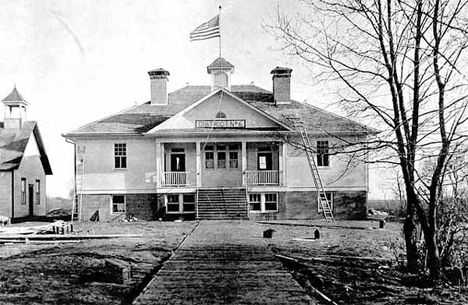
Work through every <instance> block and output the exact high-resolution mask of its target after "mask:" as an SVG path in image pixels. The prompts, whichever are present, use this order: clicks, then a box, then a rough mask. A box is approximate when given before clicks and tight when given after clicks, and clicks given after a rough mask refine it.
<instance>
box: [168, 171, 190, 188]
mask: <svg viewBox="0 0 468 305" xmlns="http://www.w3.org/2000/svg"><path fill="white" fill-rule="evenodd" d="M191 176H192V175H191V173H190V172H164V173H163V176H162V179H161V180H162V181H161V185H162V186H189V185H191V184H193V183H195V181H192V180H194V179H190V178H191Z"/></svg>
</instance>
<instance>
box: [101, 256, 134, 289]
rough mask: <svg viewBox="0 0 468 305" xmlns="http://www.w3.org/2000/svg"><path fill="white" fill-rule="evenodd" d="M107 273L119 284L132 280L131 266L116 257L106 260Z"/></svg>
mask: <svg viewBox="0 0 468 305" xmlns="http://www.w3.org/2000/svg"><path fill="white" fill-rule="evenodd" d="M105 268H106V273H107V274H108V275H109V277H110V278H112V279H113V280H114V281H115V282H116V283H118V284H126V283H128V281H130V278H131V276H130V268H129V267H127V266H126V265H125V264H124V263H122V262H120V261H118V260H115V259H106V260H105Z"/></svg>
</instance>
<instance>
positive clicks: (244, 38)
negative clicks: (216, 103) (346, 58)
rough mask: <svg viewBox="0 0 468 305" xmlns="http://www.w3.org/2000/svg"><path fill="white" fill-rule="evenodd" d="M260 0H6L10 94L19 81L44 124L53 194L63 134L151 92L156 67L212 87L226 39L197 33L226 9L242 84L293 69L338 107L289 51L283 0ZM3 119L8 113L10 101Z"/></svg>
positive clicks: (322, 103) (1, 67) (3, 63)
mask: <svg viewBox="0 0 468 305" xmlns="http://www.w3.org/2000/svg"><path fill="white" fill-rule="evenodd" d="M295 3H296V1H294V0H283V1H272V0H251V1H234V0H225V1H214V0H197V1H189V0H157V1H156V0H139V1H130V0H127V1H124V0H120V1H117V0H113V1H108V0H88V1H86V0H80V1H77V0H76V1H71V0H69V1H65V0H57V1H47V0H31V1H18V0H0V5H1V7H2V9H1V10H0V42H1V45H2V47H1V51H0V98H1V99H3V98H4V97H5V96H7V95H8V94H9V93H10V91H11V90H12V88H13V86H14V84H15V83H16V86H17V88H18V90H19V91H20V93H21V94H22V95H23V97H24V98H25V99H26V100H27V101H28V102H29V103H30V106H29V108H28V119H30V120H36V121H38V123H39V128H40V130H41V133H42V136H43V140H44V142H45V145H46V150H47V153H48V155H49V159H50V161H51V165H52V169H53V172H54V175H53V176H51V177H48V181H47V183H48V185H47V193H48V195H49V196H67V194H68V192H69V188H70V186H71V185H72V183H71V181H72V179H73V146H72V145H70V144H67V143H66V142H65V139H64V138H63V137H62V136H61V134H62V133H66V132H68V131H71V130H73V129H76V128H78V127H80V126H83V125H85V124H87V123H90V122H92V121H94V120H97V119H100V118H103V117H105V116H108V115H110V114H113V113H115V112H118V111H120V110H122V109H125V108H128V107H131V106H133V105H135V103H138V104H141V103H144V102H146V101H148V100H149V99H150V86H149V85H150V84H149V76H148V74H147V71H149V70H152V69H155V68H164V69H166V70H168V71H169V72H170V74H171V76H170V78H169V83H168V86H169V88H168V89H169V91H174V90H177V89H179V88H181V87H183V86H185V85H186V84H187V83H188V84H190V85H208V84H209V82H210V78H209V76H208V74H207V72H206V66H207V65H209V64H210V63H211V62H212V61H213V60H214V59H216V58H217V57H218V55H219V54H218V52H219V51H218V39H211V40H206V41H197V42H192V43H191V42H190V41H189V32H190V31H192V30H193V29H195V28H196V27H197V26H198V25H200V24H201V23H203V22H205V21H208V20H209V19H210V18H212V17H213V16H215V15H216V14H217V13H218V6H219V5H222V11H221V27H222V29H221V35H222V56H223V57H225V58H226V59H227V60H228V61H230V62H231V63H232V64H233V65H234V66H235V72H234V75H233V76H232V83H233V84H250V83H251V82H254V83H255V84H256V85H258V86H260V87H263V88H265V89H268V90H271V75H270V71H271V70H272V69H273V68H274V67H276V66H287V67H291V68H292V69H293V70H294V71H293V76H292V77H293V78H292V97H293V98H294V99H296V100H298V101H305V100H307V101H308V102H310V103H312V104H314V105H316V106H318V107H321V108H326V109H329V110H333V108H331V107H330V106H329V105H328V104H329V102H327V98H326V97H325V96H323V95H321V94H320V92H321V90H320V87H313V86H311V85H310V82H309V80H308V78H307V75H308V72H309V71H308V70H307V69H306V68H304V67H302V66H301V65H300V62H298V61H295V60H292V59H291V58H289V57H287V56H285V55H283V53H282V52H281V51H280V46H279V45H278V44H277V43H276V42H275V39H274V37H272V36H271V35H270V34H268V33H267V31H266V30H265V28H264V25H265V24H268V23H271V22H270V21H269V15H273V14H274V13H275V10H276V8H277V6H278V5H280V6H281V7H282V8H284V9H293V8H294V5H295ZM0 108H1V111H2V113H1V117H2V118H3V107H0Z"/></svg>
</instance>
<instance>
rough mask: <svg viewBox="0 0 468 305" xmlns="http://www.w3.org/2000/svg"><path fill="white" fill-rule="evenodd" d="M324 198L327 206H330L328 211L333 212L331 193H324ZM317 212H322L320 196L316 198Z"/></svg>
mask: <svg viewBox="0 0 468 305" xmlns="http://www.w3.org/2000/svg"><path fill="white" fill-rule="evenodd" d="M325 196H327V201H328V204H329V205H330V209H332V210H333V193H332V192H325ZM317 211H318V212H322V211H323V209H322V205H321V204H320V195H319V198H318V204H317Z"/></svg>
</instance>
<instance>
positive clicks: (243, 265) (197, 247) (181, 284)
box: [134, 221, 314, 305]
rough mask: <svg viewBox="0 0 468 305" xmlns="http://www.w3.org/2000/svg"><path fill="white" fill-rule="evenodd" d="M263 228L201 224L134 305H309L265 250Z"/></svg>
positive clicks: (245, 223)
mask: <svg viewBox="0 0 468 305" xmlns="http://www.w3.org/2000/svg"><path fill="white" fill-rule="evenodd" d="M264 229H265V227H261V226H259V225H257V224H255V223H251V222H248V221H241V222H239V221H202V222H200V224H199V225H198V227H197V228H196V229H195V231H194V232H193V233H192V234H191V235H190V236H188V237H187V238H186V239H185V241H184V243H183V244H182V245H181V247H180V248H179V249H178V250H177V251H176V252H175V253H174V255H173V256H172V257H171V258H170V259H169V260H168V261H167V262H166V264H165V265H164V266H163V267H162V268H161V270H160V271H159V272H158V274H157V275H156V276H155V278H154V279H153V280H152V281H151V282H150V284H149V285H148V286H147V287H146V289H145V290H144V291H143V292H142V294H141V295H140V296H139V297H138V298H137V299H136V300H135V302H134V304H139V305H142V304H314V303H313V302H312V300H311V298H310V297H309V296H308V295H307V294H306V293H305V292H304V290H303V289H302V288H301V287H300V286H299V284H297V282H296V281H295V280H294V279H293V278H292V276H291V274H290V273H289V272H288V271H287V270H286V269H285V268H284V267H283V266H282V264H281V262H279V261H278V259H276V257H275V256H274V255H273V253H272V252H271V251H270V250H269V249H268V247H267V242H268V239H263V238H262V232H263V230H264Z"/></svg>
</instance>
